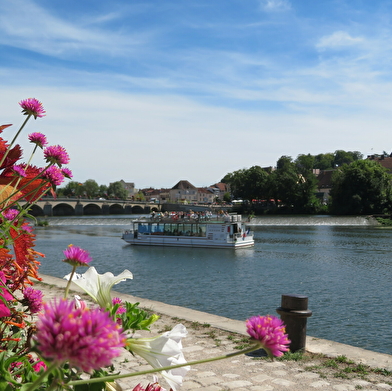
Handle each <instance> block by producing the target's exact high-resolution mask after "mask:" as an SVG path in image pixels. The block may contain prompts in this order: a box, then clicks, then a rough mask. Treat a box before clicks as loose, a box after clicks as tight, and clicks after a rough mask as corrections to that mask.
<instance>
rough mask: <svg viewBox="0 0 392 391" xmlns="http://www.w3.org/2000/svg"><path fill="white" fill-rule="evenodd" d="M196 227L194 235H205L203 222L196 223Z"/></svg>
mask: <svg viewBox="0 0 392 391" xmlns="http://www.w3.org/2000/svg"><path fill="white" fill-rule="evenodd" d="M195 228H196V232H195V236H202V237H204V236H206V230H207V226H206V225H204V224H197V225H196V226H195Z"/></svg>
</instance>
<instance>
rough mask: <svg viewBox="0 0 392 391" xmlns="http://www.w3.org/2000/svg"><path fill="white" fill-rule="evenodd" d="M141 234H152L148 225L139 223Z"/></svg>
mask: <svg viewBox="0 0 392 391" xmlns="http://www.w3.org/2000/svg"><path fill="white" fill-rule="evenodd" d="M138 230H139V232H140V233H142V234H145V233H150V232H151V231H150V226H149V224H148V223H139V229H138Z"/></svg>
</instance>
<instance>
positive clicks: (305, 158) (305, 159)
mask: <svg viewBox="0 0 392 391" xmlns="http://www.w3.org/2000/svg"><path fill="white" fill-rule="evenodd" d="M315 161H316V158H315V156H313V155H311V154H310V153H308V154H307V155H298V156H297V159H296V160H295V164H296V165H297V167H298V168H299V169H300V170H301V171H312V170H313V168H314V165H315Z"/></svg>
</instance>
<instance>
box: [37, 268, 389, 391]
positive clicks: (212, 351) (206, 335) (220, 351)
mask: <svg viewBox="0 0 392 391" xmlns="http://www.w3.org/2000/svg"><path fill="white" fill-rule="evenodd" d="M41 277H42V278H43V281H42V283H41V282H40V283H37V284H36V288H37V289H41V290H42V291H43V292H44V295H45V299H46V300H49V299H50V298H51V297H56V296H57V297H58V296H61V295H62V294H63V292H64V287H65V285H66V281H65V280H63V279H59V278H56V277H51V276H47V275H41ZM72 289H73V291H74V292H77V293H79V294H80V293H81V290H80V289H79V288H78V287H77V286H76V285H72ZM112 294H113V296H117V297H119V298H121V299H122V300H124V301H128V302H131V303H135V302H139V303H140V307H141V308H145V309H148V310H151V311H153V312H154V313H157V314H158V315H160V316H161V318H160V319H159V320H158V321H157V322H156V323H155V324H154V325H153V327H152V328H151V333H140V336H155V335H157V334H159V333H162V332H164V331H167V330H170V329H171V328H172V327H173V326H174V325H175V324H178V323H183V324H184V325H185V326H186V327H187V329H188V337H187V338H185V340H183V346H184V354H185V357H186V359H187V361H192V360H197V359H201V358H207V357H215V356H220V355H224V354H227V353H231V352H233V351H236V350H238V348H239V347H240V346H241V345H244V344H245V343H246V342H245V341H246V339H247V334H246V332H245V323H244V322H242V321H237V320H233V319H228V318H224V317H220V316H216V315H212V314H208V313H204V312H200V311H195V310H191V309H188V308H183V307H179V306H173V305H168V304H165V303H160V302H157V301H152V300H147V299H142V298H138V297H135V296H132V295H127V294H122V293H119V292H112ZM255 315H258V314H255ZM261 315H265V314H261ZM342 357H345V359H343V358H342ZM147 368H149V366H148V365H146V364H145V362H144V361H143V360H141V359H139V358H138V357H133V356H132V355H126V356H124V357H121V358H120V359H119V360H117V362H116V369H118V370H120V371H121V372H122V373H125V372H130V371H132V370H138V371H140V370H143V369H147ZM391 374H392V356H391V355H387V354H381V353H375V352H371V351H368V350H364V349H360V348H356V347H352V346H349V345H345V344H340V343H335V342H333V341H327V340H323V339H319V338H313V337H311V336H308V337H307V341H306V352H305V354H304V356H303V357H302V358H301V359H300V360H299V361H294V360H292V361H290V360H289V361H280V360H275V361H273V362H271V361H269V360H267V359H266V358H265V355H264V354H263V353H262V352H260V351H258V352H255V354H251V355H241V356H237V357H233V358H230V359H225V360H221V361H216V362H210V363H207V364H200V365H197V366H193V367H192V368H191V370H190V371H189V373H188V375H187V376H186V377H185V379H184V384H183V387H182V390H197V389H203V391H222V390H236V391H245V390H247V391H249V390H251V391H261V390H264V391H268V390H286V389H290V391H296V390H298V391H299V390H301V391H306V390H315V389H322V390H339V391H344V390H354V389H362V390H392V375H391ZM149 381H151V376H138V377H135V378H128V379H125V380H122V381H121V382H120V384H121V385H122V387H123V389H124V390H131V389H132V388H133V387H134V386H135V385H136V384H138V383H139V382H141V383H142V384H144V385H146V384H147V383H148V382H149ZM162 383H163V381H162Z"/></svg>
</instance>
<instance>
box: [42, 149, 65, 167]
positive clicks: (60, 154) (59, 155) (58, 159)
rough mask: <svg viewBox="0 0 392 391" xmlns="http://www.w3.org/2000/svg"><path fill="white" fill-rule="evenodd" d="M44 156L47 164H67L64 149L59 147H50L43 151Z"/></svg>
mask: <svg viewBox="0 0 392 391" xmlns="http://www.w3.org/2000/svg"><path fill="white" fill-rule="evenodd" d="M44 156H45V159H46V162H47V163H53V164H57V165H58V166H60V167H61V166H62V165H63V164H68V163H69V155H68V152H67V151H66V150H65V148H64V147H62V146H61V145H51V146H49V147H46V148H45V150H44Z"/></svg>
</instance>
